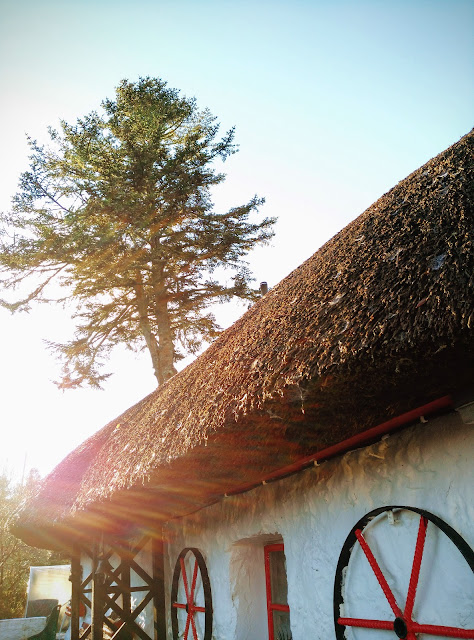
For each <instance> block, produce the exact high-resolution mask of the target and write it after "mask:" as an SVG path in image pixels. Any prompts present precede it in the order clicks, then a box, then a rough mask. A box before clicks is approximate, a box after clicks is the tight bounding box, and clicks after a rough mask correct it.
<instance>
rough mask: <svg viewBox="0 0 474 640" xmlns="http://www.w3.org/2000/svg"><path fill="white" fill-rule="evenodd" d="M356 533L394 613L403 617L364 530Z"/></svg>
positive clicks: (398, 616)
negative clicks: (364, 534) (366, 539)
mask: <svg viewBox="0 0 474 640" xmlns="http://www.w3.org/2000/svg"><path fill="white" fill-rule="evenodd" d="M355 535H356V536H357V540H358V541H359V542H360V546H361V547H362V549H363V551H364V553H365V557H366V558H367V560H368V561H369V564H370V566H371V567H372V571H373V572H374V573H375V577H376V578H377V580H378V583H379V585H380V586H381V588H382V591H383V592H384V594H385V597H386V598H387V601H388V603H389V605H390V608H391V609H392V611H393V613H394V614H395V616H396V617H397V618H402V617H403V614H402V612H401V610H400V608H399V606H398V605H397V601H396V600H395V597H394V595H393V593H392V591H391V589H390V587H389V586H388V583H387V581H386V580H385V576H384V575H383V573H382V570H381V569H380V567H379V565H378V563H377V560H376V559H375V557H374V554H373V553H372V551H371V550H370V547H369V545H368V544H367V542H366V541H365V538H364V536H363V535H362V532H361V530H360V529H357V531H356V532H355Z"/></svg>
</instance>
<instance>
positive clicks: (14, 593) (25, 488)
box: [0, 470, 69, 619]
mask: <svg viewBox="0 0 474 640" xmlns="http://www.w3.org/2000/svg"><path fill="white" fill-rule="evenodd" d="M38 483H39V475H38V472H37V471H36V470H32V471H31V472H30V475H29V476H28V479H27V481H26V483H25V484H16V483H14V482H12V480H11V479H10V478H9V477H8V475H7V474H6V473H5V472H4V473H1V474H0V619H4V618H21V617H23V616H24V614H25V606H26V589H27V586H28V578H29V575H30V566H43V565H50V564H67V563H68V562H69V560H68V559H67V558H62V557H61V556H58V554H57V553H54V552H51V551H46V550H44V549H36V548H34V547H29V546H28V545H26V544H25V543H24V542H22V541H21V540H20V539H19V538H16V537H15V536H13V535H12V534H11V533H10V531H9V520H10V518H11V517H12V515H13V514H14V512H15V511H16V510H17V509H18V507H19V506H20V504H21V502H22V501H23V500H24V499H25V498H27V497H28V496H29V495H31V494H32V493H33V492H34V491H35V490H36V489H37V487H38Z"/></svg>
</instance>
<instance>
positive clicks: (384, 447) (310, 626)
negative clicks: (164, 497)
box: [167, 414, 474, 640]
mask: <svg viewBox="0 0 474 640" xmlns="http://www.w3.org/2000/svg"><path fill="white" fill-rule="evenodd" d="M473 453H474V429H473V427H472V425H465V424H463V423H462V421H461V419H460V417H459V416H458V415H457V414H451V415H449V416H445V417H442V418H438V419H434V420H432V421H429V422H428V423H426V424H419V425H417V426H415V427H410V428H409V429H406V430H404V431H402V432H400V433H399V434H395V435H392V436H390V437H386V438H385V439H384V440H383V441H381V442H379V443H377V444H375V445H373V446H370V447H366V448H363V449H359V450H356V451H353V452H350V453H347V454H345V455H344V456H343V457H341V458H339V459H337V460H332V461H328V462H326V463H323V464H322V465H321V466H319V467H312V468H310V469H307V470H305V471H303V472H301V473H299V474H296V475H294V476H291V477H288V478H286V479H282V480H280V481H278V482H274V483H272V484H268V485H265V486H260V487H258V488H256V489H254V490H252V491H250V492H248V493H245V494H241V495H239V496H233V497H229V498H226V499H224V500H223V501H222V502H220V503H217V504H215V505H213V506H211V507H208V508H207V509H204V510H202V511H200V512H198V513H196V514H194V515H192V516H190V517H187V518H183V519H180V520H176V521H174V522H173V523H171V524H169V525H168V527H167V535H168V537H169V544H168V558H167V561H168V567H167V571H168V576H171V575H172V572H173V568H174V564H175V562H176V558H177V556H178V554H179V552H180V551H181V550H182V549H183V548H184V547H198V548H199V549H200V550H201V552H202V554H203V555H204V557H205V559H206V563H207V568H208V571H209V576H210V581H211V587H212V598H213V609H214V625H213V638H215V639H216V640H265V639H266V638H268V633H267V626H266V611H265V585H264V568H263V544H266V543H267V542H268V541H271V540H273V539H275V538H276V537H278V536H281V537H282V538H283V541H284V544H285V554H286V560H287V571H288V599H289V605H290V611H291V614H290V615H291V629H292V635H293V640H309V639H314V640H318V639H320V640H323V639H324V640H329V639H332V638H334V637H335V634H334V622H333V588H334V576H335V571H336V566H337V562H338V558H339V554H340V551H341V548H342V546H343V544H344V541H345V539H346V537H347V535H348V534H349V532H350V530H351V529H352V527H353V526H354V524H355V523H356V522H357V521H358V520H359V519H360V518H361V517H362V516H364V515H365V514H366V513H368V512H369V511H371V510H373V509H375V508H377V507H381V506H384V505H390V504H391V505H396V504H398V505H406V506H412V507H417V508H421V509H426V510H427V511H430V512H432V513H433V514H435V515H437V516H439V517H440V518H442V519H443V520H444V521H445V522H447V523H448V524H449V525H451V526H452V527H453V528H454V529H456V530H457V532H458V533H459V534H460V535H461V536H463V538H464V539H465V540H466V541H467V542H468V543H469V544H470V545H471V547H472V546H474V528H473V526H472V523H473V522H474V504H473V499H472V498H473V487H474V465H473V463H472V461H473ZM411 529H413V526H412V525H410V526H409V527H400V531H402V532H403V531H406V532H408V535H405V537H404V535H401V536H399V539H398V542H397V548H396V549H394V550H392V551H391V554H392V557H393V558H394V560H393V562H394V563H395V566H394V567H392V569H393V571H394V572H396V571H397V569H400V570H402V572H403V574H404V575H405V578H404V580H406V582H407V581H408V579H409V573H410V568H411V562H412V558H413V549H414V539H416V528H415V529H414V531H413V532H412V531H411ZM383 535H384V534H383V531H382V538H383ZM413 536H414V539H413ZM430 544H431V543H430ZM449 544H450V543H449ZM433 545H434V546H433ZM436 545H438V542H436V541H435V542H433V543H432V545H431V547H429V545H428V543H427V554H429V555H430V560H429V562H430V563H431V564H433V568H434V570H436V571H440V570H441V571H442V570H443V568H442V565H443V562H441V569H440V567H439V566H438V565H439V564H440V563H439V562H438V564H436V562H434V560H433V557H434V556H436V555H438V557H441V559H442V558H444V557H445V548H444V547H443V545H444V542H443V543H442V544H441V546H439V545H438V546H436ZM428 547H429V548H428ZM382 552H383V550H382ZM397 552H398V555H397ZM450 553H451V552H450V551H448V555H447V556H446V562H447V563H448V564H449V565H450V566H449V567H448V570H449V571H448V573H449V572H451V573H453V571H454V574H455V576H457V578H458V579H459V580H460V581H461V583H462V584H463V588H464V589H468V591H467V597H466V598H464V601H463V602H462V603H461V604H460V605H459V607H460V608H461V611H462V615H464V618H463V620H462V622H463V624H465V625H467V624H470V625H472V624H474V605H473V602H472V594H473V593H474V584H473V583H472V578H470V577H469V576H470V575H471V574H470V572H469V570H468V572H467V574H464V573H463V572H464V568H459V567H461V565H462V566H464V565H465V562H464V560H462V558H461V560H460V562H458V559H456V558H455V559H454V561H452V559H451V558H450V556H449V554H450ZM457 553H458V552H457V550H455V552H454V555H455V556H456V554H457ZM355 561H356V562H360V571H359V574H360V575H359V577H357V573H358V571H354V570H353V571H352V574H351V575H352V577H351V580H352V582H351V590H353V591H354V590H355V591H358V590H359V591H360V592H363V591H364V590H366V589H368V590H369V591H371V590H372V591H374V593H375V592H376V591H377V589H379V587H378V585H376V587H375V588H374V589H372V587H373V585H371V584H369V583H370V580H371V579H373V576H372V577H370V576H368V575H367V572H366V573H364V562H365V560H363V561H360V559H359V560H358V559H357V558H356V559H355ZM426 562H428V560H427V561H426ZM453 563H454V564H453ZM397 565H398V566H397ZM458 565H459V567H458ZM355 566H356V568H357V565H355ZM466 566H467V565H466ZM369 573H370V571H369ZM459 573H462V575H458V574H459ZM354 576H355V577H354ZM389 579H391V578H389ZM445 579H446V576H444V575H439V576H438V579H437V580H434V581H432V583H433V584H434V585H435V586H434V587H433V586H432V587H431V591H430V598H431V599H432V600H433V602H434V604H433V606H431V605H430V607H431V608H430V607H428V609H426V607H425V610H427V611H428V612H433V611H434V612H435V614H436V607H437V605H436V600H437V599H438V598H439V597H441V598H443V600H442V601H443V602H446V600H447V599H446V597H444V596H443V594H442V591H443V588H444V586H446V585H445ZM469 580H471V582H469ZM367 581H368V582H367ZM170 582H171V578H170V577H169V578H168V585H167V586H168V589H169V590H170V588H171V585H170ZM436 584H438V585H439V586H438V587H436ZM402 586H403V585H402ZM403 588H404V587H403ZM394 589H395V591H396V590H397V589H400V587H396V588H395V586H394ZM421 590H422V584H421V583H420V593H421ZM401 591H403V589H401ZM377 593H378V592H377ZM374 597H376V596H374ZM400 597H403V596H402V595H401V596H400ZM420 598H421V596H420ZM382 600H383V596H382ZM450 606H451V605H450ZM454 606H457V605H454ZM168 611H169V591H168ZM458 616H459V612H454V613H453V614H452V616H451V617H452V618H454V619H448V620H445V619H443V616H441V618H440V620H431V619H430V620H424V622H430V623H432V624H447V625H453V626H454V624H455V619H456V618H457V617H458ZM366 617H370V616H366ZM392 617H393V616H392ZM448 618H449V616H448ZM388 619H391V618H390V617H389V618H388ZM364 634H365V635H364ZM380 634H381V632H380V631H375V632H372V631H367V630H364V631H362V632H360V633H359V632H357V631H355V632H353V631H350V632H349V633H348V637H350V638H354V639H355V640H358V639H359V638H368V639H369V640H370V639H371V638H372V639H373V640H377V638H378V637H380ZM169 638H171V633H169ZM426 638H430V636H426Z"/></svg>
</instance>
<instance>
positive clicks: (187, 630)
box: [183, 612, 191, 640]
mask: <svg viewBox="0 0 474 640" xmlns="http://www.w3.org/2000/svg"><path fill="white" fill-rule="evenodd" d="M190 621H191V612H188V617H187V618H186V626H185V627H184V633H183V640H188V632H189V622H190Z"/></svg>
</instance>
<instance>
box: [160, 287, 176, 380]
mask: <svg viewBox="0 0 474 640" xmlns="http://www.w3.org/2000/svg"><path fill="white" fill-rule="evenodd" d="M155 314H156V321H157V325H158V341H159V345H160V347H159V348H160V373H161V375H162V377H163V382H166V380H169V379H170V378H172V377H173V376H174V374H175V373H176V369H175V367H174V342H173V333H172V331H171V319H170V314H169V311H168V303H167V300H166V298H165V297H164V295H163V294H162V295H158V296H157V297H156V299H155ZM160 384H161V383H160Z"/></svg>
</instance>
